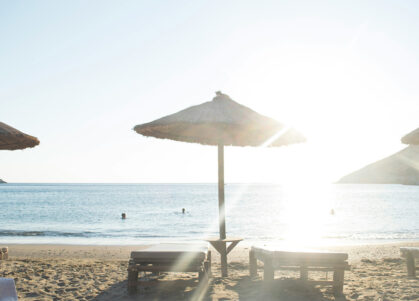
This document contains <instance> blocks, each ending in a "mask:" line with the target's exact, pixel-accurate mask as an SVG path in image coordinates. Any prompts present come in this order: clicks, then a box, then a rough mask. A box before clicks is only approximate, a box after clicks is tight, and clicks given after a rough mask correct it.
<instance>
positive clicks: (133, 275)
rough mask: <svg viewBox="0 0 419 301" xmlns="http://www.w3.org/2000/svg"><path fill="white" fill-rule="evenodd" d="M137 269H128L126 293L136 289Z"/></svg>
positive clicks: (133, 291)
mask: <svg viewBox="0 0 419 301" xmlns="http://www.w3.org/2000/svg"><path fill="white" fill-rule="evenodd" d="M137 281H138V271H137V270H131V269H129V270H128V293H130V294H133V293H135V292H136V291H137Z"/></svg>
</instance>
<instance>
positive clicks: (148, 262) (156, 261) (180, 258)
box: [128, 244, 211, 293]
mask: <svg viewBox="0 0 419 301" xmlns="http://www.w3.org/2000/svg"><path fill="white" fill-rule="evenodd" d="M139 272H197V273H198V275H199V279H200V280H203V279H208V278H209V277H210V273H211V251H209V250H208V246H206V245H202V244H157V245H151V246H148V247H146V248H145V249H143V250H140V251H133V252H131V259H130V261H129V263H128V291H129V292H130V293H133V292H135V291H136V290H137V281H138V273H139Z"/></svg>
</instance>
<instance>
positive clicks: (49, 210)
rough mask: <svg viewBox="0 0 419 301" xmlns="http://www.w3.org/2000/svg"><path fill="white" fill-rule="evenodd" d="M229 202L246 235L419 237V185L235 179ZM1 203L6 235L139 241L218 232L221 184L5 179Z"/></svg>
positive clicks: (236, 228)
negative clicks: (10, 181)
mask: <svg viewBox="0 0 419 301" xmlns="http://www.w3.org/2000/svg"><path fill="white" fill-rule="evenodd" d="M226 203H227V234H228V235H230V236H240V237H243V238H245V239H246V241H247V242H254V241H271V240H275V241H283V240H286V241H289V240H291V241H292V240H296V241H307V242H314V243H317V242H324V243H333V244H335V243H337V244H353V243H371V242H377V243H380V242H390V241H401V240H419V186H402V185H327V186H324V187H320V186H313V187H306V186H293V187H283V186H279V185H273V184H272V185H268V184H228V185H226ZM0 207H1V211H0V244H3V243H68V244H141V243H149V242H157V241H173V240H190V239H193V240H198V239H200V238H205V237H208V236H216V235H217V234H218V226H217V223H218V201H217V185H216V184H6V185H0ZM182 208H185V209H186V213H185V214H182V213H181V210H182ZM332 209H333V211H334V214H332V213H333V212H332ZM122 212H125V213H126V214H127V219H126V220H121V213H122Z"/></svg>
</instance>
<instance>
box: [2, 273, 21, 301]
mask: <svg viewBox="0 0 419 301" xmlns="http://www.w3.org/2000/svg"><path fill="white" fill-rule="evenodd" d="M0 301H17V293H16V286H15V281H14V280H13V279H11V278H0Z"/></svg>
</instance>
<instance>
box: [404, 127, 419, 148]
mask: <svg viewBox="0 0 419 301" xmlns="http://www.w3.org/2000/svg"><path fill="white" fill-rule="evenodd" d="M402 143H404V144H416V145H418V144H419V128H418V129H416V130H414V131H411V132H410V133H409V134H407V135H405V136H403V137H402Z"/></svg>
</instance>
